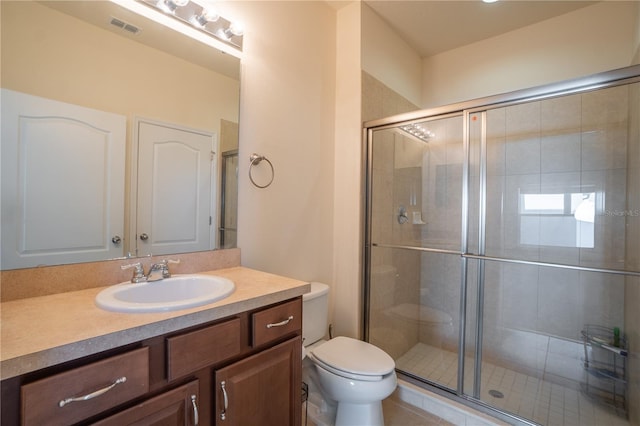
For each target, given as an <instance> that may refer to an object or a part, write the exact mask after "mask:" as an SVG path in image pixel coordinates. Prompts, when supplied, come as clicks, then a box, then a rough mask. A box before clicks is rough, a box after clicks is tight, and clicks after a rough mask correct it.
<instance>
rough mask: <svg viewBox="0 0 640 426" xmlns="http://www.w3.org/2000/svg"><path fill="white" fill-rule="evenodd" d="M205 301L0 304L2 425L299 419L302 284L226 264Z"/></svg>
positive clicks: (80, 295)
mask: <svg viewBox="0 0 640 426" xmlns="http://www.w3.org/2000/svg"><path fill="white" fill-rule="evenodd" d="M211 274H215V275H219V276H223V277H226V278H229V279H231V280H233V281H234V283H235V285H236V290H235V292H234V293H233V294H231V295H230V296H229V297H227V298H226V299H223V300H221V301H218V302H216V303H213V304H209V305H205V306H201V307H198V308H191V309H186V310H181V311H175V312H163V313H152V314H123V313H114V312H108V311H103V310H101V309H99V308H97V307H96V306H95V304H94V302H93V299H94V297H95V295H96V294H97V293H98V292H99V291H100V290H101V288H97V289H88V290H81V291H77V292H71V293H62V294H57V295H51V296H43V297H35V298H31V299H23V300H16V301H12V302H6V303H3V304H2V349H1V351H2V401H1V403H2V419H1V423H2V425H7V426H8V425H18V424H24V425H44V424H99V425H123V424H131V423H136V422H141V424H172V425H173V424H175V425H196V424H200V425H210V424H217V425H248V424H255V422H256V419H260V420H259V421H260V424H261V425H274V426H281V425H298V424H300V423H301V384H302V378H301V344H302V337H301V330H302V297H301V296H302V294H304V293H306V292H307V291H308V290H309V285H308V284H307V283H304V282H301V281H297V280H292V279H289V278H284V277H279V276H275V275H271V274H266V273H262V272H258V271H254V270H250V269H247V268H242V267H236V268H228V269H223V270H218V271H213V272H211Z"/></svg>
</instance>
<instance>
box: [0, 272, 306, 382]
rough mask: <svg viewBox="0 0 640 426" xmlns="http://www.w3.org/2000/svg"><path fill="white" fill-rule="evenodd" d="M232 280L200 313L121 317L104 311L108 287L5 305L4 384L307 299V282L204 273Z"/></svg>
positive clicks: (0, 312) (0, 359) (0, 355)
mask: <svg viewBox="0 0 640 426" xmlns="http://www.w3.org/2000/svg"><path fill="white" fill-rule="evenodd" d="M203 273H204V274H211V275H219V276H222V277H226V278H229V279H230V280H232V281H233V282H234V283H235V286H236V289H235V291H234V292H233V293H232V294H231V295H230V296H229V297H227V298H225V299H223V300H220V301H217V302H214V303H211V304H208V305H204V306H199V307H196V308H190V309H183V310H178V311H173V312H162V313H140V314H139V313H135V314H131V313H117V312H109V311H105V310H102V309H100V308H98V307H97V306H96V305H95V302H94V299H95V296H96V294H98V293H99V292H100V291H101V290H102V289H103V288H104V287H101V288H91V289H87V290H80V291H74V292H69V293H59V294H53V295H49V296H42V297H33V298H29V299H20V300H15V301H11V302H5V303H2V304H0V328H1V330H0V367H1V368H0V370H1V379H3V380H4V379H8V378H11V377H14V376H18V375H21V374H25V373H28V372H31V371H36V370H39V369H41V368H45V367H49V366H52V365H56V364H60V363H62V362H66V361H70V360H73V359H78V358H81V357H84V356H87V355H91V354H95V353H99V352H102V351H104V350H108V349H112V348H114V347H117V346H122V345H126V344H129V343H134V342H138V341H140V340H144V339H148V338H151V337H155V336H159V335H162V334H165V333H171V332H173V331H177V330H180V329H183V328H186V327H191V326H194V325H198V324H203V323H206V322H209V321H213V320H216V319H220V318H224V317H228V316H231V315H235V314H238V313H240V312H244V311H248V310H251V309H255V308H259V307H261V306H266V305H270V304H272V303H277V302H280V301H283V300H287V299H291V298H294V297H298V296H301V295H302V294H304V293H307V292H308V291H309V290H310V285H309V284H308V283H306V282H304V281H299V280H294V279H291V278H286V277H281V276H278V275H273V274H269V273H265V272H260V271H256V270H252V269H248V268H244V267H234V268H228V269H220V270H216V271H209V272H203Z"/></svg>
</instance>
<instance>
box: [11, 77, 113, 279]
mask: <svg viewBox="0 0 640 426" xmlns="http://www.w3.org/2000/svg"><path fill="white" fill-rule="evenodd" d="M1 99H2V140H1V142H2V144H1V146H2V154H1V155H2V197H1V198H2V269H14V268H25V267H32V266H38V265H43V264H44V265H52V264H61V263H73V262H83V261H84V262H87V261H94V260H104V259H110V258H115V257H121V256H122V255H123V249H122V243H121V240H122V239H123V237H124V235H123V230H124V162H125V144H126V139H125V138H126V117H124V116H121V115H116V114H112V113H107V112H103V111H97V110H93V109H89V108H84V107H80V106H77V105H72V104H67V103H63V102H58V101H53V100H50V99H45V98H40V97H37V96H31V95H27V94H24V93H19V92H14V91H11V90H7V89H2V98H1ZM118 239H119V240H120V242H118Z"/></svg>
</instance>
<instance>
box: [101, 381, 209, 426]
mask: <svg viewBox="0 0 640 426" xmlns="http://www.w3.org/2000/svg"><path fill="white" fill-rule="evenodd" d="M198 404H200V399H199V393H198V380H194V381H192V382H189V383H187V384H186V385H184V386H180V387H179V388H175V389H173V390H170V391H167V392H165V393H162V394H160V395H158V396H156V397H154V398H151V399H149V400H147V401H144V402H142V403H140V404H138V405H136V406H134V407H131V408H129V409H127V410H124V411H121V412H119V413H117V414H114V415H112V416H110V417H107V418H106V419H104V420H101V421H99V422H97V423H94V425H100V426H125V425H127V426H128V425H132V426H133V425H136V426H142V425H144V426H151V425H153V426H165V425H166V426H183V425H184V426H187V425H189V426H192V425H193V426H197V425H198V423H199V419H198V417H199V416H198Z"/></svg>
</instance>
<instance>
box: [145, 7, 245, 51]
mask: <svg viewBox="0 0 640 426" xmlns="http://www.w3.org/2000/svg"><path fill="white" fill-rule="evenodd" d="M136 1H138V2H141V3H143V4H144V5H146V6H149V7H152V8H155V9H157V10H159V11H161V12H162V13H165V14H167V15H169V16H171V17H172V18H175V19H177V20H179V21H181V22H183V23H185V24H187V25H190V26H192V27H193V28H195V29H197V30H198V31H201V32H204V33H205V34H207V35H208V36H210V37H216V38H218V39H219V40H221V41H222V42H224V43H228V44H230V45H232V46H235V47H237V48H239V49H242V36H243V34H244V31H241V30H237V29H236V28H240V26H239V25H238V24H237V23H234V22H231V21H229V20H227V19H225V18H223V17H221V16H220V15H218V13H216V12H215V11H214V10H213V8H212V7H211V6H208V5H201V4H199V3H198V2H197V1H194V0H136ZM201 1H202V0H201Z"/></svg>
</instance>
